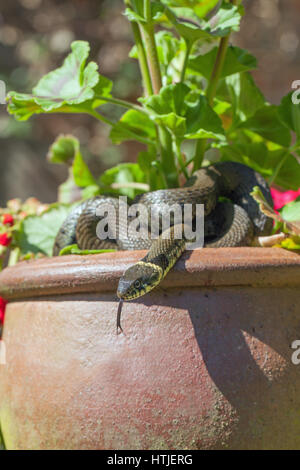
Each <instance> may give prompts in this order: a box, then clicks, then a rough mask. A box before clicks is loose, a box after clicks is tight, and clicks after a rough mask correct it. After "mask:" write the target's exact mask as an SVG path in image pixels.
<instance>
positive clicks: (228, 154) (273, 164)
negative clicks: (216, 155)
mask: <svg viewBox="0 0 300 470" xmlns="http://www.w3.org/2000/svg"><path fill="white" fill-rule="evenodd" d="M220 151H221V154H222V160H223V161H225V160H229V161H236V162H239V163H243V164H244V165H248V166H250V167H251V168H253V169H254V170H255V171H258V172H259V173H261V174H262V175H263V176H264V177H265V178H266V179H270V178H272V176H273V173H274V171H275V169H276V168H279V171H278V173H277V176H276V179H275V181H274V183H275V184H277V185H279V186H281V187H282V188H286V189H294V190H297V189H298V188H299V181H300V165H299V163H298V162H297V160H296V158H295V157H294V156H293V155H291V154H288V155H286V149H277V150H269V149H268V147H267V145H266V142H252V143H246V142H238V141H236V142H235V143H233V144H231V145H230V146H229V145H227V146H222V147H220ZM283 159H285V163H284V164H283V165H282V160H283Z"/></svg>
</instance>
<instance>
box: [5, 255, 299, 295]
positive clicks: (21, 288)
mask: <svg viewBox="0 0 300 470" xmlns="http://www.w3.org/2000/svg"><path fill="white" fill-rule="evenodd" d="M145 253H146V252H145V251H119V252H115V253H103V254H99V255H89V256H76V255H73V256H62V257H56V258H43V259H40V260H34V261H24V262H21V263H19V264H17V265H16V266H14V267H10V268H6V269H5V270H3V271H2V273H1V274H0V296H2V297H4V298H5V299H7V300H22V299H25V298H36V297H47V296H53V295H56V296H57V295H65V294H72V295H74V294H83V293H98V294H99V293H101V292H116V288H117V284H118V280H119V278H120V276H121V275H122V273H123V272H124V270H125V269H127V268H128V267H129V266H130V265H132V264H134V263H135V262H136V261H137V260H139V259H141V258H142V257H143V256H145ZM299 274H300V256H299V255H298V254H296V253H292V252H289V251H286V250H283V249H280V248H277V249H274V248H249V247H245V248H244V247H242V248H217V249H214V248H204V249H198V250H194V251H190V252H185V253H184V255H183V256H182V257H181V258H180V260H179V261H178V262H177V263H176V265H175V266H174V268H173V269H172V270H171V271H170V272H169V274H168V275H167V277H166V278H165V280H164V281H163V283H162V284H161V287H163V288H167V289H168V288H174V287H177V288H180V287H187V286H188V287H201V286H202V287H205V288H215V287H218V286H260V287H264V286H274V287H276V286H284V285H285V286H300V275H299Z"/></svg>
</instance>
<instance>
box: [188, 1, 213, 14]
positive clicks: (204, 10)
mask: <svg viewBox="0 0 300 470" xmlns="http://www.w3.org/2000/svg"><path fill="white" fill-rule="evenodd" d="M218 1H219V0H202V1H200V2H199V1H195V6H194V11H195V13H196V15H197V16H199V17H200V18H204V17H205V16H206V15H207V14H208V13H209V12H210V11H211V10H212V9H213V8H214V7H215V6H216V5H217V3H218ZM188 3H189V2H188Z"/></svg>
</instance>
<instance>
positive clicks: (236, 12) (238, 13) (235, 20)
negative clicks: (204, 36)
mask: <svg viewBox="0 0 300 470" xmlns="http://www.w3.org/2000/svg"><path fill="white" fill-rule="evenodd" d="M243 13H244V10H243V8H242V7H241V6H236V5H232V4H230V3H226V2H225V1H224V2H223V3H222V5H221V8H220V9H219V10H218V11H217V13H216V14H215V16H213V17H212V18H211V19H210V20H209V25H210V31H211V34H212V35H214V36H218V37H223V36H227V35H228V34H229V33H231V32H232V31H238V30H239V28H240V22H241V17H242V14H243Z"/></svg>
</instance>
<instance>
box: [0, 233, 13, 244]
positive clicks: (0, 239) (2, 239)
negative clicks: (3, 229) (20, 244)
mask: <svg viewBox="0 0 300 470" xmlns="http://www.w3.org/2000/svg"><path fill="white" fill-rule="evenodd" d="M10 243H11V237H10V236H9V235H7V233H1V234H0V245H2V246H8V245H10Z"/></svg>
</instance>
